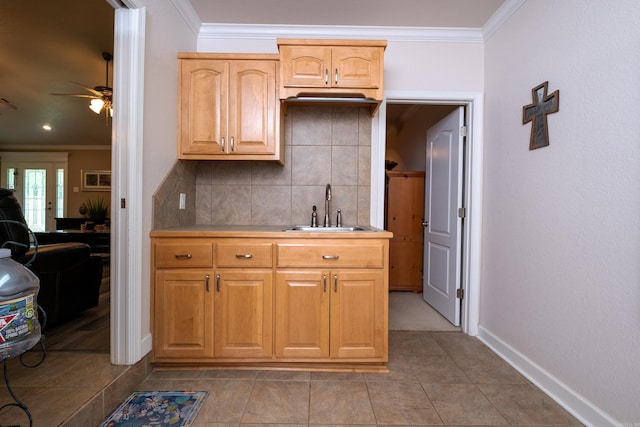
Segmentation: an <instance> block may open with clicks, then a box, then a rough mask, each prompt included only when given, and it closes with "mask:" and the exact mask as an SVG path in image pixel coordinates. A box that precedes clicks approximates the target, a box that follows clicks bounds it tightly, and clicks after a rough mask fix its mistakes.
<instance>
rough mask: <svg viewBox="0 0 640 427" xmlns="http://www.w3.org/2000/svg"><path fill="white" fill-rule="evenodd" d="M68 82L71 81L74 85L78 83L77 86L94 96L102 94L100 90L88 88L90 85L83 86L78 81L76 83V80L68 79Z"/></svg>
mask: <svg viewBox="0 0 640 427" xmlns="http://www.w3.org/2000/svg"><path fill="white" fill-rule="evenodd" d="M69 83H73V84H74V85H78V86H80V87H81V88H82V89H84V90H86V91H87V92H91V93H92V94H94V95H95V96H102V92H98V91H97V90H95V89H92V88H90V87H87V86H85V85H83V84H80V83H78V82H72V81H69Z"/></svg>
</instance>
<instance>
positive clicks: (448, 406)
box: [0, 331, 580, 427]
mask: <svg viewBox="0 0 640 427" xmlns="http://www.w3.org/2000/svg"><path fill="white" fill-rule="evenodd" d="M389 353H390V355H389V359H390V362H389V371H390V372H389V373H385V374H380V373H326V372H324V373H321V372H307V371H275V370H274V371H253V370H246V371H222V370H180V371H155V372H151V373H149V374H147V371H146V367H145V366H142V367H141V366H138V367H136V368H127V367H123V366H112V365H110V364H109V363H108V361H109V356H108V354H92V353H88V352H78V351H76V352H71V351H54V352H51V353H49V354H48V355H47V359H46V360H45V363H44V364H43V365H41V366H39V367H36V368H24V367H21V366H19V365H18V364H17V363H15V362H16V361H15V360H10V364H9V375H10V379H11V384H12V386H13V388H14V391H15V392H16V394H17V395H18V397H19V398H21V399H22V400H23V401H24V402H25V404H27V406H28V407H29V409H30V410H31V413H32V415H33V425H34V426H35V427H48V426H58V425H64V426H67V427H68V426H79V427H90V426H97V425H99V423H100V420H103V419H104V418H106V415H108V413H109V412H110V410H111V409H108V410H107V412H106V414H105V413H104V412H105V411H104V410H103V409H102V407H106V408H114V407H115V406H117V404H118V402H119V401H121V400H123V398H122V397H119V398H118V399H119V400H113V398H112V397H110V396H114V395H118V394H119V395H120V396H126V395H127V394H128V393H129V392H130V391H131V390H140V391H142V390H206V391H208V392H209V395H208V397H207V399H206V401H205V403H204V406H203V408H202V409H201V410H200V413H199V414H198V417H197V419H196V422H195V424H194V427H205V426H209V427H212V426H218V427H221V426H223V425H224V426H238V425H242V426H245V425H246V426H248V425H253V426H255V425H258V424H261V425H264V424H278V425H283V424H287V425H289V426H291V427H293V426H298V425H360V426H363V425H367V426H373V425H449V426H451V425H453V426H464V425H482V426H501V425H519V426H575V425H580V423H579V422H578V421H577V420H576V419H575V418H573V417H572V416H571V415H570V414H569V413H567V412H566V411H565V410H564V409H562V408H561V407H560V406H559V405H558V404H556V403H555V402H554V401H552V400H551V399H550V398H548V397H547V396H546V395H545V394H544V393H542V392H541V391H540V390H538V389H537V388H536V387H535V386H533V385H532V384H531V383H529V382H528V381H527V380H526V379H525V378H524V377H522V376H521V375H520V374H519V373H518V372H516V371H515V370H514V369H513V368H511V367H510V366H509V365H508V364H507V363H505V362H504V361H502V360H501V359H500V358H499V357H498V356H496V355H495V354H494V353H492V352H491V351H490V350H489V349H488V348H487V347H485V346H484V345H483V344H482V343H481V342H480V341H479V340H477V339H476V338H473V337H469V336H468V335H465V334H463V333H461V332H409V331H391V332H390V333H389ZM130 371H137V372H134V374H133V375H128V374H129V373H130ZM125 375H128V377H127V379H126V380H125V381H120V383H119V384H118V385H117V386H114V385H110V384H111V382H112V381H113V379H114V378H116V377H120V378H122V377H123V376H125ZM136 379H137V380H136ZM114 388H115V389H117V390H113V389H114ZM96 395H98V396H99V399H94V400H93V403H92V404H89V405H87V404H86V402H87V401H89V400H90V399H91V398H92V397H94V396H96ZM110 399H112V401H110ZM8 401H9V396H8V393H7V391H6V388H4V387H2V390H0V406H1V405H4V404H5V403H7V402H8ZM83 406H84V408H83V411H81V413H80V414H78V415H77V416H76V417H74V418H72V419H71V420H67V418H68V417H69V416H70V415H71V414H73V413H74V412H76V411H78V409H79V408H81V407H83ZM65 420H67V421H66V422H65ZM14 424H15V425H17V424H19V425H22V426H27V425H28V422H27V420H26V418H25V417H24V415H22V414H21V413H19V412H18V410H16V409H15V408H13V409H4V410H3V411H0V425H2V426H6V425H14Z"/></svg>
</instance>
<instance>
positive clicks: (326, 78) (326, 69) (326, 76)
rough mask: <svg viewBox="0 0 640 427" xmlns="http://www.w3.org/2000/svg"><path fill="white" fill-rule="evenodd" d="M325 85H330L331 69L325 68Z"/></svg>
mask: <svg viewBox="0 0 640 427" xmlns="http://www.w3.org/2000/svg"><path fill="white" fill-rule="evenodd" d="M324 84H326V85H327V84H329V69H328V68H325V69H324Z"/></svg>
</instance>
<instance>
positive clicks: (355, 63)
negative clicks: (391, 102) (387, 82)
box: [278, 39, 387, 111]
mask: <svg viewBox="0 0 640 427" xmlns="http://www.w3.org/2000/svg"><path fill="white" fill-rule="evenodd" d="M386 45H387V42H386V41H384V40H315V39H278V48H279V50H280V76H281V78H280V88H279V95H280V99H282V100H297V99H301V98H303V99H305V102H310V103H313V102H323V101H326V99H327V98H330V99H333V100H335V102H353V103H362V102H365V100H366V101H369V102H370V104H371V105H372V111H374V110H375V108H377V105H378V102H381V101H382V98H383V69H384V50H385V47H386ZM323 98H324V99H323ZM338 100H339V101H338ZM373 101H377V102H373Z"/></svg>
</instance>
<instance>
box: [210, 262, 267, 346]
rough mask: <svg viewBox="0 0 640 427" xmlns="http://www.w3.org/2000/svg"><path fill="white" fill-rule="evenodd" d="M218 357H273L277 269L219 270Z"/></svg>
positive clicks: (217, 299)
mask: <svg viewBox="0 0 640 427" xmlns="http://www.w3.org/2000/svg"><path fill="white" fill-rule="evenodd" d="M215 282H216V283H215V298H214V310H213V311H214V332H213V335H214V356H215V357H270V356H271V354H272V334H271V333H272V329H273V328H272V327H271V324H272V318H273V310H272V307H273V304H272V295H273V285H272V284H273V272H272V271H271V270H266V271H263V270H258V271H252V270H251V269H247V270H246V271H234V270H232V269H229V270H220V271H216V278H215Z"/></svg>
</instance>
